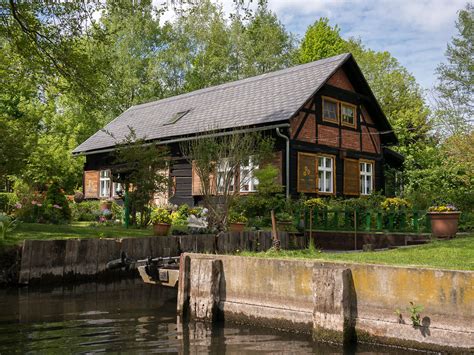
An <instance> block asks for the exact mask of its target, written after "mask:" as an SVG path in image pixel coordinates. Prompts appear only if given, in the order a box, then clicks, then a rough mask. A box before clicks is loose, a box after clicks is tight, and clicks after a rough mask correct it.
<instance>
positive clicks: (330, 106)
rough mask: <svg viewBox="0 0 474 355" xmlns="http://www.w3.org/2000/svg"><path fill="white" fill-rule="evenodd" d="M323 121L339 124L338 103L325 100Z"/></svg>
mask: <svg viewBox="0 0 474 355" xmlns="http://www.w3.org/2000/svg"><path fill="white" fill-rule="evenodd" d="M323 120H325V121H332V122H338V114H337V101H336V100H332V99H329V98H326V97H325V98H323Z"/></svg>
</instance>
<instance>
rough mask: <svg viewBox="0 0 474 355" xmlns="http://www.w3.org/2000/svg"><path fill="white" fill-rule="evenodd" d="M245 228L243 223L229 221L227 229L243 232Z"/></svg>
mask: <svg viewBox="0 0 474 355" xmlns="http://www.w3.org/2000/svg"><path fill="white" fill-rule="evenodd" d="M244 228H245V223H230V224H229V230H230V231H231V232H243V231H244Z"/></svg>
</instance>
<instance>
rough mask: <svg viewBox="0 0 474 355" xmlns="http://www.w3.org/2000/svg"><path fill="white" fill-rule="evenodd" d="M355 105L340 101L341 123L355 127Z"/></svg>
mask: <svg viewBox="0 0 474 355" xmlns="http://www.w3.org/2000/svg"><path fill="white" fill-rule="evenodd" d="M355 117H356V107H355V106H353V105H350V104H346V103H341V124H343V125H346V126H351V127H355V125H356V119H355Z"/></svg>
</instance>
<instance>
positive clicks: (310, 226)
mask: <svg viewBox="0 0 474 355" xmlns="http://www.w3.org/2000/svg"><path fill="white" fill-rule="evenodd" d="M312 241H313V209H312V208H310V209H309V245H311V243H312Z"/></svg>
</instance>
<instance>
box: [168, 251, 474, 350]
mask: <svg viewBox="0 0 474 355" xmlns="http://www.w3.org/2000/svg"><path fill="white" fill-rule="evenodd" d="M181 258H182V259H181V264H180V283H179V290H178V305H177V309H178V313H179V314H181V315H182V316H185V317H186V316H189V317H191V319H193V318H194V319H199V320H208V321H212V320H214V319H218V318H222V317H223V318H225V319H226V320H235V321H240V322H248V323H252V324H261V325H266V326H270V327H275V328H283V329H289V330H299V331H310V332H312V333H313V334H314V337H315V338H316V339H318V340H327V341H338V342H354V341H376V342H381V343H385V344H393V345H397V346H404V347H412V348H420V349H431V350H448V351H453V350H457V351H459V350H461V351H468V350H474V272H472V271H450V270H436V269H423V268H414V267H394V266H382V265H364V264H342V263H329V262H316V261H303V260H288V259H285V260H280V259H265V258H253V257H239V256H224V255H202V254H184V255H183V256H182V257H181ZM418 305H419V306H422V307H423V309H422V310H417V309H415V308H414V306H418ZM412 318H414V319H415V321H413V319H412ZM418 318H419V324H418V321H416V319H418Z"/></svg>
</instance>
